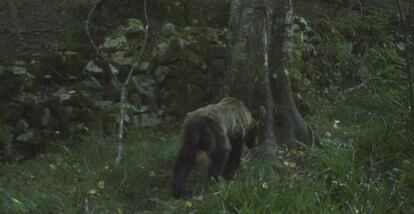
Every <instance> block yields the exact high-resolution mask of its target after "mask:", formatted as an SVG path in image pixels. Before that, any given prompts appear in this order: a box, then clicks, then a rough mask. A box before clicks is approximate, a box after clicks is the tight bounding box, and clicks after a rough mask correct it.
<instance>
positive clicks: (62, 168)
mask: <svg viewBox="0 0 414 214" xmlns="http://www.w3.org/2000/svg"><path fill="white" fill-rule="evenodd" d="M350 103H353V102H352V100H351V101H350V100H348V101H345V100H343V101H342V102H337V103H336V104H334V105H332V104H331V105H326V106H325V107H324V108H326V109H331V111H328V110H325V111H323V112H329V113H326V114H324V115H315V117H312V118H319V119H318V121H319V123H326V121H330V122H329V123H328V125H325V127H324V128H323V129H321V130H320V131H322V130H323V131H324V132H323V134H322V135H321V144H322V147H321V148H305V149H303V150H282V151H281V152H280V155H279V157H278V158H280V159H281V160H282V165H283V169H282V170H281V168H280V165H278V164H276V163H277V162H276V161H275V160H276V157H275V158H262V157H261V155H260V153H259V152H255V151H253V152H250V153H249V154H248V155H247V156H245V158H244V159H243V164H242V167H241V169H239V171H238V172H237V175H236V177H235V179H233V180H231V181H225V180H222V181H220V182H213V181H211V180H209V179H208V178H207V175H206V167H207V164H208V161H207V158H206V157H204V156H202V157H201V158H200V160H199V161H198V163H199V164H198V165H197V167H196V169H195V170H194V173H193V175H192V177H191V179H190V184H189V186H190V187H192V189H193V190H194V192H195V197H194V198H193V199H187V200H183V199H174V198H173V197H172V196H171V190H170V177H171V167H172V164H173V162H174V158H175V155H176V152H177V150H178V147H179V132H180V130H179V128H178V127H179V124H178V123H177V124H173V125H168V126H160V127H153V128H147V129H139V130H138V129H137V130H129V134H128V136H127V139H126V150H125V156H124V159H123V161H122V162H121V164H120V165H114V159H115V154H116V143H115V142H116V139H115V138H113V139H111V138H108V137H104V136H102V135H101V134H99V133H98V132H92V133H90V135H88V136H84V137H83V138H82V139H80V141H81V142H82V144H81V145H82V146H80V147H79V148H70V149H69V148H66V147H63V146H61V145H63V144H64V142H59V141H57V142H56V148H55V149H52V150H51V151H48V152H46V153H44V154H42V155H39V156H38V157H36V158H35V159H32V160H28V161H24V162H22V163H11V164H3V165H0V167H1V170H0V173H1V177H0V199H1V200H0V210H3V211H5V213H160V212H163V213H212V212H213V211H214V213H217V212H220V213H228V212H230V213H239V212H242V213H343V212H349V213H390V212H391V213H412V211H414V203H413V200H412V199H413V198H414V194H413V193H414V191H413V189H412V187H413V186H412V184H411V183H410V180H411V181H412V179H413V178H414V177H413V172H412V170H409V169H410V168H411V169H412V166H413V163H414V159H413V157H412V156H411V157H410V156H401V157H399V158H400V159H398V160H393V161H394V162H392V163H395V165H393V166H392V167H390V170H389V171H386V170H387V169H386V167H381V169H377V168H376V166H377V165H380V164H381V161H382V162H384V161H388V160H378V159H377V160H375V158H376V157H375V154H374V151H371V152H366V153H364V154H363V153H362V152H361V150H364V149H368V150H375V149H380V148H379V147H378V148H374V147H375V146H374V147H372V148H369V147H365V146H362V147H361V146H358V144H355V142H356V141H358V139H359V138H361V137H364V139H366V138H369V136H367V135H368V134H367V132H364V129H363V128H361V127H364V126H365V127H367V123H366V122H363V121H364V120H360V122H357V121H355V119H352V118H357V117H350V115H349V114H350V112H349V111H348V112H347V111H341V110H340V109H342V108H346V106H347V105H349V104H350ZM348 107H349V106H348ZM335 108H339V109H338V110H336V111H335V110H332V109H335ZM354 108H355V107H354ZM338 112H342V113H338ZM352 114H355V115H358V114H362V112H352ZM332 115H335V116H336V118H332ZM312 118H309V119H310V120H314V119H312ZM347 118H348V119H347ZM341 119H342V120H341ZM311 122H312V121H311ZM313 122H314V123H318V122H316V121H313ZM377 140H380V139H377ZM368 141H369V140H365V142H368ZM368 145H370V144H368ZM370 146H372V145H370ZM359 147H361V148H362V149H361V148H359ZM361 155H362V156H363V157H360V156H361ZM388 158H391V157H388ZM365 161H367V162H369V161H371V163H365ZM396 161H397V162H396ZM303 163H307V164H305V165H306V167H302V166H303Z"/></svg>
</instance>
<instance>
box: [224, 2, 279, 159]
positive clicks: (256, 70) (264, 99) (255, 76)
mask: <svg viewBox="0 0 414 214" xmlns="http://www.w3.org/2000/svg"><path fill="white" fill-rule="evenodd" d="M266 6H267V5H266V2H265V1H263V0H234V1H232V3H231V9H230V21H229V28H230V34H229V51H228V53H229V56H228V69H227V71H226V72H225V75H224V77H225V78H224V83H225V84H224V86H225V88H224V92H225V94H226V95H229V96H233V97H236V98H238V99H240V100H242V101H243V102H244V103H245V104H246V106H247V107H248V108H249V109H250V110H251V111H252V110H253V111H254V110H255V109H258V108H259V107H260V106H263V107H265V109H266V115H265V119H264V127H263V129H262V130H261V132H262V133H261V138H263V139H262V140H263V141H264V142H265V145H266V146H265V147H266V149H265V151H267V152H269V153H275V151H276V147H275V145H276V144H275V135H274V128H273V96H272V94H271V93H272V92H271V88H270V80H269V76H270V71H269V55H268V53H269V51H268V50H269V38H270V35H269V33H270V30H269V29H270V28H269V26H271V25H270V23H269V21H270V19H269V18H268V17H269V14H271V8H267V7H266Z"/></svg>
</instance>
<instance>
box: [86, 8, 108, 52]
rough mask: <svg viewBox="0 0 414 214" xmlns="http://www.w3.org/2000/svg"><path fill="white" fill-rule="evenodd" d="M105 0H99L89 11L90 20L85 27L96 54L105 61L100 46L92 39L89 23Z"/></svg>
mask: <svg viewBox="0 0 414 214" xmlns="http://www.w3.org/2000/svg"><path fill="white" fill-rule="evenodd" d="M102 1H103V0H97V1H96V2H95V4H94V5H93V6H92V9H91V10H90V11H89V13H88V18H87V19H86V26H85V28H86V29H85V30H86V34H87V35H88V38H89V41H90V43H91V45H92V47H93V48H94V49H95V51H96V53H97V54H98V55H99V56H101V57H102V58H103V59H106V58H105V55H104V54H103V53H102V52H101V51H100V50H99V48H98V46H97V45H96V42H95V40H94V39H93V37H92V34H91V31H90V30H89V23H90V21H91V18H92V15H93V13H94V12H95V10H96V7H97V6H98V5H99V4H100V3H101V2H102Z"/></svg>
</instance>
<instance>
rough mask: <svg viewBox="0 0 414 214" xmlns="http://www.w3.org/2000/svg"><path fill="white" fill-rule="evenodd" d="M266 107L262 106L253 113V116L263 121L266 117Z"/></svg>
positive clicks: (256, 119)
mask: <svg viewBox="0 0 414 214" xmlns="http://www.w3.org/2000/svg"><path fill="white" fill-rule="evenodd" d="M265 115H266V109H265V107H264V106H260V107H259V108H258V109H256V111H254V112H253V113H252V117H253V119H254V120H255V121H261V120H263V119H264V118H265Z"/></svg>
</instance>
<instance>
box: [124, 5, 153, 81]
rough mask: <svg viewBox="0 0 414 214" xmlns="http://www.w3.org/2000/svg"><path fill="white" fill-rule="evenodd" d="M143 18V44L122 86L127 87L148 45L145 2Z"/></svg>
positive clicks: (147, 22)
mask: <svg viewBox="0 0 414 214" xmlns="http://www.w3.org/2000/svg"><path fill="white" fill-rule="evenodd" d="M144 17H145V23H146V26H145V36H144V43H143V44H142V47H141V50H140V52H139V55H138V58H137V61H136V63H134V65H133V66H132V67H131V69H130V70H129V74H128V77H127V79H126V80H125V82H124V85H125V86H126V85H128V83H129V81H130V80H131V77H132V74H133V73H134V70H135V68H136V67H137V66H138V65H139V63H140V62H141V58H142V56H143V55H144V51H145V48H146V46H147V43H148V31H149V21H148V14H147V0H144Z"/></svg>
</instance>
